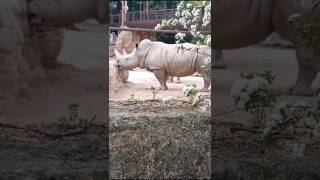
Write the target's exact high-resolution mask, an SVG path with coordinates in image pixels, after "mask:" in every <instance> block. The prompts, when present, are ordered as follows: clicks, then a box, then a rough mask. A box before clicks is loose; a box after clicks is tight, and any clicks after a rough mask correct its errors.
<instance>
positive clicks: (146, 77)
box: [109, 59, 208, 101]
mask: <svg viewBox="0 0 320 180" xmlns="http://www.w3.org/2000/svg"><path fill="white" fill-rule="evenodd" d="M112 60H113V59H112ZM180 81H181V83H177V82H176V78H175V79H174V82H173V83H170V82H168V83H167V86H168V90H165V91H158V94H157V95H156V98H159V99H162V98H166V97H170V96H172V97H173V98H174V99H186V96H185V95H184V94H183V92H182V89H183V87H184V86H186V85H188V84H195V85H196V86H197V87H198V88H199V89H200V88H202V87H203V78H202V77H199V76H195V75H194V76H188V77H181V78H180ZM151 87H154V88H156V89H159V87H160V84H159V82H158V80H157V79H156V77H155V76H154V74H153V73H152V72H148V71H146V70H144V69H139V68H137V69H135V70H134V71H129V78H128V84H126V85H125V86H124V87H123V88H120V89H118V88H110V91H109V99H110V101H119V100H127V99H128V98H130V97H131V94H133V95H134V97H135V98H137V99H140V100H147V99H152V91H153V90H152V89H151ZM203 94H208V93H203Z"/></svg>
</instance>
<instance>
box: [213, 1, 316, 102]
mask: <svg viewBox="0 0 320 180" xmlns="http://www.w3.org/2000/svg"><path fill="white" fill-rule="evenodd" d="M214 8H215V9H214V12H215V27H216V28H214V29H213V34H215V39H214V44H213V48H217V49H232V48H241V47H245V46H250V45H253V44H256V43H259V42H261V41H263V40H264V39H266V38H267V37H268V36H269V35H270V34H271V33H273V32H277V33H278V34H279V35H280V36H281V37H282V38H284V39H286V40H289V41H290V42H292V44H293V45H294V48H295V50H296V55H297V61H298V66H299V74H298V78H297V81H296V83H295V85H294V86H293V87H292V88H290V91H289V94H293V95H301V96H309V95H313V94H314V91H313V90H312V88H311V83H312V82H313V80H314V79H315V78H316V75H317V73H318V72H319V70H320V60H319V58H320V53H319V52H317V51H314V49H313V48H311V47H308V46H306V45H305V44H304V43H302V42H301V41H299V40H298V38H297V37H296V36H293V35H292V32H291V31H292V26H291V24H290V22H289V21H288V19H289V18H290V16H292V15H295V17H291V18H290V19H291V21H292V20H294V21H297V20H298V21H299V22H300V23H302V24H306V23H309V22H317V23H319V22H320V9H319V8H320V6H319V0H255V1H252V0H242V1H236V0H216V1H215V4H214ZM226 12H227V13H226ZM229 12H232V13H229ZM297 14H300V15H299V16H297ZM247 35H250V36H247ZM316 48H319V47H316Z"/></svg>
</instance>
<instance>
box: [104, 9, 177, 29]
mask: <svg viewBox="0 0 320 180" xmlns="http://www.w3.org/2000/svg"><path fill="white" fill-rule="evenodd" d="M175 12H176V9H166V10H150V11H148V12H146V11H135V12H128V13H127V19H126V20H127V22H143V21H149V20H162V19H170V18H173V17H174V14H175ZM109 22H110V24H111V26H120V24H121V14H117V15H110V16H109Z"/></svg>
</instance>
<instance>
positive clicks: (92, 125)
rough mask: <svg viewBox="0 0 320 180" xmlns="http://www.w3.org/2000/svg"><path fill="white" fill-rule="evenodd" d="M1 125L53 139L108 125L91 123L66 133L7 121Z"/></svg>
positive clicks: (0, 124)
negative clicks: (49, 131)
mask: <svg viewBox="0 0 320 180" xmlns="http://www.w3.org/2000/svg"><path fill="white" fill-rule="evenodd" d="M0 127H2V128H9V129H16V130H23V131H28V132H33V133H36V134H39V135H41V136H45V137H48V138H51V139H63V138H64V137H70V136H76V135H80V134H83V133H85V132H86V131H87V130H88V129H89V128H92V127H106V123H105V124H90V125H88V126H85V127H83V128H81V129H77V130H73V131H68V132H65V133H47V132H44V131H41V130H39V129H33V128H26V127H19V126H15V125H12V124H5V123H0Z"/></svg>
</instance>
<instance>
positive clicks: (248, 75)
mask: <svg viewBox="0 0 320 180" xmlns="http://www.w3.org/2000/svg"><path fill="white" fill-rule="evenodd" d="M257 76H259V77H262V78H263V79H266V80H267V81H268V82H269V84H272V83H273V81H274V79H275V78H276V76H275V75H274V74H272V71H265V72H263V73H257V72H249V73H243V72H242V73H241V74H240V77H241V78H242V79H253V78H254V77H257Z"/></svg>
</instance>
